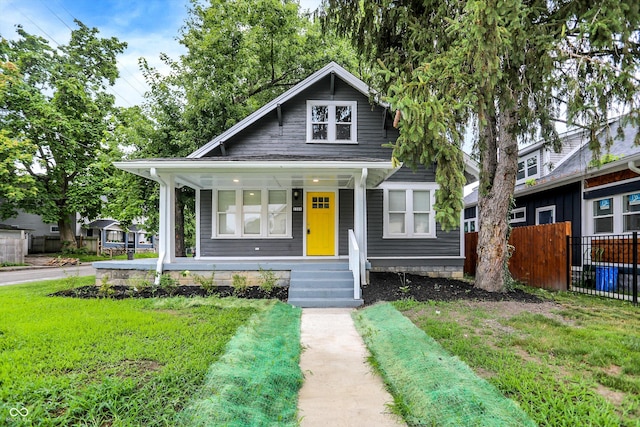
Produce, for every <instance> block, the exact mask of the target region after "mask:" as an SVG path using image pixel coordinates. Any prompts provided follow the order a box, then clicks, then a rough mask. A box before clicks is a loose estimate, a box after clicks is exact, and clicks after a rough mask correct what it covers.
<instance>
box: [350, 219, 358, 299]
mask: <svg viewBox="0 0 640 427" xmlns="http://www.w3.org/2000/svg"><path fill="white" fill-rule="evenodd" d="M360 267H361V265H360V248H359V247H358V241H357V240H356V235H355V233H354V232H353V230H349V270H351V272H352V273H353V299H360V296H361V294H360Z"/></svg>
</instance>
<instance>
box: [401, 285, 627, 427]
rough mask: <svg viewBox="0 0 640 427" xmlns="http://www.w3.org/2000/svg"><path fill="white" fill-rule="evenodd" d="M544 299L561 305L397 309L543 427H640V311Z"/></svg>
mask: <svg viewBox="0 0 640 427" xmlns="http://www.w3.org/2000/svg"><path fill="white" fill-rule="evenodd" d="M540 294H541V295H542V296H543V297H547V298H553V299H554V301H549V302H545V303H542V304H532V303H520V302H514V301H503V302H487V301H475V302H474V301H452V302H426V303H417V302H415V301H412V300H405V301H397V302H396V303H394V305H395V306H396V307H397V308H398V309H399V310H401V311H402V312H403V314H404V315H405V316H407V317H408V318H409V319H411V320H412V321H413V323H414V324H415V325H417V326H418V327H419V328H420V329H422V330H423V331H424V332H426V334H427V335H429V336H430V337H432V338H434V339H435V340H436V341H437V342H438V343H439V344H440V345H442V346H443V347H444V348H445V349H446V350H447V351H448V352H450V353H451V354H453V355H456V356H458V357H459V358H460V359H462V360H463V361H464V362H466V363H467V364H468V365H469V366H470V367H471V368H472V369H473V370H474V371H475V372H476V373H477V374H478V375H479V376H481V377H483V378H485V379H486V380H488V381H489V382H490V383H492V384H493V385H494V386H496V387H497V388H498V389H499V390H500V391H501V392H502V393H503V394H504V395H505V396H507V397H509V398H511V399H513V400H515V401H516V402H518V403H519V404H520V406H521V407H522V408H523V409H524V410H525V412H527V414H528V415H529V416H530V417H531V418H533V419H534V421H535V422H536V423H538V424H539V425H540V426H574V425H580V426H612V427H613V426H616V427H617V426H638V425H640V422H639V421H638V420H639V419H640V308H638V307H634V306H632V305H630V304H628V303H622V302H619V301H613V300H605V299H599V298H596V297H590V296H585V295H578V294H568V293H557V294H550V293H545V292H540Z"/></svg>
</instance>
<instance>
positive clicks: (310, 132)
mask: <svg viewBox="0 0 640 427" xmlns="http://www.w3.org/2000/svg"><path fill="white" fill-rule="evenodd" d="M356 107H357V103H356V102H348V101H307V142H309V143H313V142H316V143H322V142H327V143H342V144H356V143H357V141H356V135H357V132H356Z"/></svg>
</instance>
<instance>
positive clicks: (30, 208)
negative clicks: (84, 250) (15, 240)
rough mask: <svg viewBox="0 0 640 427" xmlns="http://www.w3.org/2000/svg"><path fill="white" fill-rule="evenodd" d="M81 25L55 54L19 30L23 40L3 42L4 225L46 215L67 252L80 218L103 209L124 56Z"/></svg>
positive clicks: (0, 156)
mask: <svg viewBox="0 0 640 427" xmlns="http://www.w3.org/2000/svg"><path fill="white" fill-rule="evenodd" d="M76 25H77V26H78V28H77V29H75V30H73V31H72V33H71V39H70V41H69V44H68V45H64V46H59V47H58V48H53V47H51V46H50V45H49V43H48V42H47V41H46V40H45V39H43V38H41V37H37V36H34V35H31V34H28V33H27V32H25V31H24V30H23V29H22V28H21V27H20V26H18V35H19V39H18V40H12V41H9V40H6V39H4V38H3V39H1V40H0V73H1V74H0V110H1V112H0V125H1V126H2V134H0V137H1V138H2V140H3V145H2V149H0V177H11V179H10V180H7V181H5V180H4V179H3V181H2V182H3V183H2V185H1V186H0V189H2V190H3V192H2V194H0V198H1V199H2V203H1V207H0V217H1V218H6V217H10V216H13V215H15V213H16V209H24V210H25V211H27V212H30V213H34V214H38V215H41V216H42V218H43V220H44V221H45V222H50V223H57V224H58V227H59V230H60V237H61V240H62V241H63V243H64V242H66V244H75V229H74V222H75V217H76V214H80V215H81V216H84V217H88V218H94V217H96V216H97V215H99V212H100V209H101V204H102V202H101V198H100V196H101V195H102V194H104V193H103V191H102V189H103V186H102V183H101V182H100V177H103V176H104V169H103V168H102V166H101V164H100V162H99V161H97V158H98V157H99V153H100V152H101V143H102V141H103V139H104V137H105V132H106V131H107V118H108V117H109V115H110V113H111V112H112V107H113V102H114V99H113V96H112V95H110V94H108V93H107V92H106V89H107V87H108V86H109V85H113V84H114V82H115V79H116V78H117V77H118V69H117V67H116V56H117V55H118V54H119V53H122V52H123V51H124V49H125V48H126V44H125V43H121V42H120V41H118V40H117V39H116V38H99V37H98V30H97V29H96V28H88V27H86V26H85V25H84V24H82V23H81V22H79V21H76ZM5 142H8V144H5Z"/></svg>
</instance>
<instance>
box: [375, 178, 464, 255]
mask: <svg viewBox="0 0 640 427" xmlns="http://www.w3.org/2000/svg"><path fill="white" fill-rule="evenodd" d="M382 198H383V191H382V190H369V191H367V206H368V208H367V216H368V218H367V219H368V228H367V233H368V240H367V241H368V256H370V257H402V256H406V257H426V256H438V257H442V256H445V257H446V256H452V257H459V256H460V230H458V229H456V230H453V231H450V232H445V231H442V229H441V228H440V225H437V226H436V238H435V239H383V238H382V233H383V224H384V221H383V204H382V203H383V201H382Z"/></svg>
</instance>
